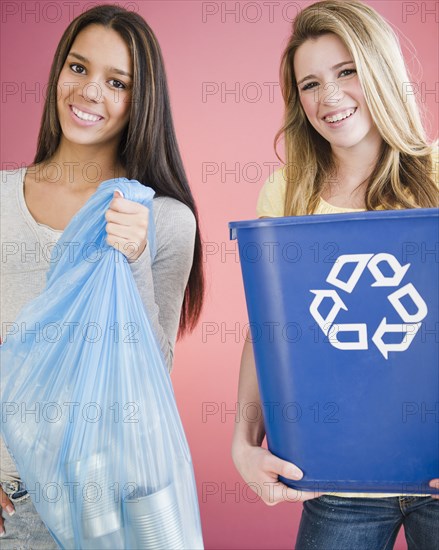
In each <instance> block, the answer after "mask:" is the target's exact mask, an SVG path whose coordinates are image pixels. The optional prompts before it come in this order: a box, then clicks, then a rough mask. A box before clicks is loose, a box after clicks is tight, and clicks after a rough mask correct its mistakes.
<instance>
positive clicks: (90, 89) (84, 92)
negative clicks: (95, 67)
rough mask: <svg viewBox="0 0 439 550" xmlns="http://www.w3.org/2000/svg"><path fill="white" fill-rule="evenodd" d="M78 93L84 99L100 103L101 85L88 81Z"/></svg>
mask: <svg viewBox="0 0 439 550" xmlns="http://www.w3.org/2000/svg"><path fill="white" fill-rule="evenodd" d="M79 95H81V96H82V97H83V98H84V99H85V100H86V101H91V102H92V103H100V102H101V100H102V95H103V94H102V87H101V85H100V84H99V83H98V82H95V81H88V82H87V83H85V84H84V86H83V87H82V89H81V90H80V91H79Z"/></svg>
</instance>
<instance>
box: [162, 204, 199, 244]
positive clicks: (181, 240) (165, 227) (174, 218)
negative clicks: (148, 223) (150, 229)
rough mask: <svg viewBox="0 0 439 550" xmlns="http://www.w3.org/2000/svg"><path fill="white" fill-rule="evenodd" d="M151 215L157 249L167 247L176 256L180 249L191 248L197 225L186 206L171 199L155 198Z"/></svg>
mask: <svg viewBox="0 0 439 550" xmlns="http://www.w3.org/2000/svg"><path fill="white" fill-rule="evenodd" d="M153 215H154V222H155V226H156V232H157V244H158V247H159V248H162V247H163V246H167V247H170V248H171V249H172V250H175V251H176V252H177V254H178V253H179V252H178V251H179V249H181V248H182V247H183V248H189V249H192V248H193V246H194V242H195V233H196V229H197V223H196V220H195V216H194V214H193V212H192V210H191V209H190V208H189V207H188V206H186V205H185V204H183V203H182V202H180V201H178V200H176V199H173V198H171V197H157V198H155V199H154V200H153Z"/></svg>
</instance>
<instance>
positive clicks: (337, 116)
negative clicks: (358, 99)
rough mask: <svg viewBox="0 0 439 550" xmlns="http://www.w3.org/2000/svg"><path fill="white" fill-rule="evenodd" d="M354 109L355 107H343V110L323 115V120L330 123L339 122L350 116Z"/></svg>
mask: <svg viewBox="0 0 439 550" xmlns="http://www.w3.org/2000/svg"><path fill="white" fill-rule="evenodd" d="M356 110H357V108H356V107H352V108H350V109H345V110H344V111H338V112H332V113H328V114H327V115H326V116H324V117H323V120H324V121H325V122H329V123H332V124H333V123H334V122H340V121H341V120H345V119H347V118H349V117H351V116H352V115H353V114H354V113H355V111H356Z"/></svg>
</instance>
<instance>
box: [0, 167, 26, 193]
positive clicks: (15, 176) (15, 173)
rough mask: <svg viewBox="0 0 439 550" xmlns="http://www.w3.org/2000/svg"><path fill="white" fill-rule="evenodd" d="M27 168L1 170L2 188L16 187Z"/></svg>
mask: <svg viewBox="0 0 439 550" xmlns="http://www.w3.org/2000/svg"><path fill="white" fill-rule="evenodd" d="M24 170H25V168H17V169H15V170H0V182H1V186H2V189H4V190H6V189H11V188H13V187H16V186H17V185H18V184H19V182H20V181H21V179H22V176H23V171H24Z"/></svg>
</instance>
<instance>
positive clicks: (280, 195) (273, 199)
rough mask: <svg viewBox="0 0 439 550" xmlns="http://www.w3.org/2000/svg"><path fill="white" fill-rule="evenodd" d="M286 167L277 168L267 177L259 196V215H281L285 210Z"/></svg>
mask: <svg viewBox="0 0 439 550" xmlns="http://www.w3.org/2000/svg"><path fill="white" fill-rule="evenodd" d="M284 169H285V168H280V169H279V170H276V171H275V172H273V173H272V174H270V176H269V177H268V178H267V179H266V181H265V183H264V185H263V187H262V189H261V191H260V193H259V198H258V204H257V207H256V212H257V215H258V217H260V218H261V217H264V216H266V217H270V218H272V217H280V216H283V215H284V211H285V207H284V205H285V194H286V189H287V182H286V180H285V176H284Z"/></svg>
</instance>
